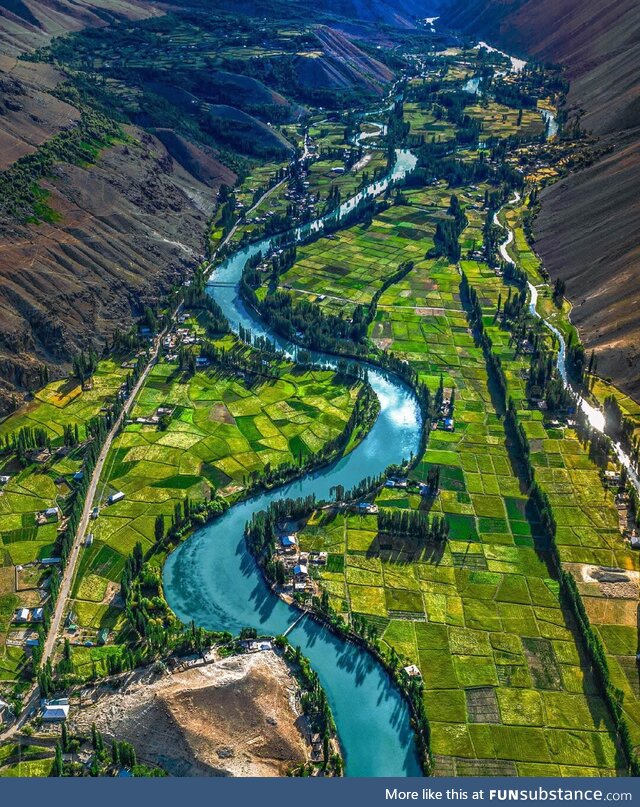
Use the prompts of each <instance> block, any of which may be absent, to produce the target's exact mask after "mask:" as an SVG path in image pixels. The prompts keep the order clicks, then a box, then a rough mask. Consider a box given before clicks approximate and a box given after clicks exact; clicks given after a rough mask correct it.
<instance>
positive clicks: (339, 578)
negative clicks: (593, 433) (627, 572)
mask: <svg viewBox="0 0 640 807" xmlns="http://www.w3.org/2000/svg"><path fill="white" fill-rule="evenodd" d="M406 106H408V107H409V108H408V110H407V109H406V110H405V114H407V115H408V119H409V120H412V132H413V131H414V125H416V126H417V125H418V120H419V116H420V115H422V116H423V118H422V120H423V121H424V122H425V125H428V112H425V111H424V110H420V109H419V107H420V105H419V104H415V105H412V106H410V105H406ZM467 111H469V112H470V114H478V115H482V118H483V123H484V126H483V131H484V132H485V133H487V134H494V135H496V136H505V135H507V134H510V133H513V132H512V131H511V128H512V127H513V126H514V125H515V117H516V116H517V112H516V111H514V110H509V111H508V112H505V111H504V110H502V109H498V108H496V106H495V105H492V104H489V107H488V108H484V107H482V106H478V107H477V110H476V109H475V108H470V109H468V110H467ZM534 118H535V120H534ZM538 123H539V114H538V113H535V112H532V113H530V114H529V113H525V115H523V126H526V127H528V128H529V129H530V131H529V133H530V134H531V133H536V134H537V133H539V132H540V131H541V129H542V127H541V124H540V126H539V128H538ZM465 158H466V156H465ZM485 188H486V186H484V185H483V184H479V185H476V186H474V187H473V188H456V189H455V193H456V194H457V195H458V198H459V200H460V201H461V203H462V204H463V205H464V206H465V207H466V214H467V218H468V226H467V228H466V230H465V231H464V233H463V234H462V237H461V245H462V248H463V256H464V255H466V251H467V250H469V251H471V250H473V249H477V248H478V246H479V245H480V244H481V243H482V226H483V222H484V216H485V212H484V210H483V209H482V208H483V205H482V198H483V195H484V191H485ZM451 193H452V190H451V189H449V188H447V187H446V186H443V185H442V184H440V185H433V186H430V187H427V188H422V189H417V190H412V189H409V190H407V191H405V192H404V196H405V198H406V200H407V201H408V202H409V203H410V206H408V205H398V206H393V207H391V208H389V209H388V210H385V211H383V212H379V213H378V214H377V215H376V216H375V217H374V220H373V222H372V223H371V225H369V226H355V227H352V228H350V229H349V230H347V231H345V232H341V233H338V234H336V235H335V236H334V237H333V238H331V239H327V238H324V239H320V240H319V241H317V242H316V243H314V244H312V245H310V246H307V247H305V248H304V249H302V250H300V251H299V255H298V262H297V263H296V265H295V266H294V267H293V268H292V269H291V270H290V271H289V272H288V273H287V274H286V275H284V276H283V277H282V278H281V284H282V285H285V284H286V285H287V286H291V287H292V289H293V290H294V293H295V290H298V291H299V292H310V293H313V294H316V295H319V294H325V295H333V296H335V297H337V298H339V301H336V302H332V300H331V299H330V298H328V299H326V300H324V301H321V304H322V305H323V306H324V307H325V308H327V309H328V310H331V309H332V308H333V309H334V311H335V310H337V309H339V308H340V307H341V306H342V304H343V303H342V301H344V300H348V301H350V302H351V303H352V304H354V305H355V304H358V303H360V304H365V305H366V304H367V303H368V302H369V301H370V300H371V298H372V296H373V294H374V293H375V291H376V290H377V289H379V288H380V285H381V283H382V282H383V281H384V278H385V276H386V275H388V274H389V273H390V271H391V269H392V268H393V267H396V266H398V265H399V264H400V263H401V262H403V261H405V260H409V259H413V260H415V266H414V268H413V270H412V271H411V272H410V273H409V275H408V276H407V277H405V278H404V279H403V280H401V281H400V282H398V283H396V284H394V285H393V286H391V287H390V288H389V289H388V290H387V291H385V292H384V294H383V295H382V297H381V298H380V301H379V304H378V311H377V315H376V318H375V320H374V322H373V324H372V326H371V330H370V336H371V338H372V340H373V342H374V343H375V344H376V345H378V346H379V347H381V348H383V349H385V350H388V351H393V352H394V353H395V354H396V355H398V356H401V357H404V358H406V359H407V360H408V361H410V362H411V364H412V365H413V366H414V367H415V368H416V369H417V370H418V372H419V376H420V379H421V380H422V381H424V382H426V383H427V384H428V385H429V387H430V388H431V390H432V392H434V391H435V390H436V388H437V385H438V383H439V380H440V377H441V376H442V378H443V382H444V386H445V391H446V390H448V389H451V388H455V396H456V404H455V431H454V432H443V431H440V430H436V431H434V432H432V434H431V436H430V440H429V446H428V449H427V451H426V453H425V455H424V457H423V458H422V460H421V461H420V462H419V463H418V465H417V466H416V468H415V470H414V472H413V476H414V477H415V478H416V479H420V480H422V479H425V478H426V474H427V471H428V469H429V467H430V466H431V465H439V466H440V468H441V491H440V494H439V496H438V498H437V499H436V500H435V501H434V502H424V501H423V500H422V499H421V497H420V496H419V495H418V494H417V493H411V492H409V493H408V494H407V491H405V490H389V489H384V490H383V491H382V493H380V494H379V496H378V498H377V500H376V503H377V504H378V506H379V507H380V508H383V507H385V508H391V507H398V508H412V509H425V507H427V509H428V510H429V511H430V512H431V513H433V514H436V515H445V516H446V517H447V520H448V522H449V524H450V530H451V533H450V539H449V541H448V543H447V545H446V547H445V548H444V550H441V551H438V550H437V549H436V548H435V547H429V546H427V547H425V546H420V545H418V544H417V543H416V542H415V540H413V539H409V538H406V537H402V536H398V535H391V536H390V535H382V534H379V533H378V531H377V522H376V518H375V517H373V516H366V517H360V516H348V517H344V516H327V515H326V514H325V515H324V516H319V515H316V516H314V518H313V519H312V520H311V522H310V523H309V525H308V526H307V528H306V529H305V530H304V531H303V533H302V536H301V547H302V548H303V549H308V550H320V549H321V550H324V551H327V552H328V553H329V557H328V563H327V565H326V567H323V569H322V571H321V573H320V574H321V582H322V585H323V586H324V587H326V590H327V592H328V593H329V596H330V602H331V604H332V606H333V608H334V609H335V610H336V611H337V612H338V613H342V614H346V615H350V614H358V615H361V616H364V617H365V618H366V619H367V620H368V621H369V622H370V623H371V624H374V625H375V626H376V627H377V629H378V631H379V634H380V635H381V636H382V641H383V644H385V645H387V646H388V647H390V648H393V649H394V650H395V651H396V652H397V653H398V654H399V656H400V657H401V659H402V662H403V663H404V664H416V665H418V667H419V669H420V671H421V675H422V679H423V681H424V685H425V695H424V699H425V706H426V709H427V713H428V715H429V718H430V721H431V729H432V750H433V753H434V755H435V757H436V771H437V772H438V771H440V772H442V773H457V774H458V775H471V774H474V773H475V774H489V773H490V774H503V775H516V774H518V775H534V774H543V773H544V774H547V775H598V774H601V775H615V774H616V772H619V771H620V769H621V768H622V767H623V761H622V757H621V755H620V751H619V749H618V747H617V745H616V742H615V738H614V735H613V730H612V723H611V719H610V717H609V715H608V713H607V708H606V706H605V704H604V702H603V700H602V698H601V697H600V695H599V694H598V689H597V685H596V683H595V681H594V679H593V675H592V673H591V671H590V669H589V665H588V662H587V660H586V657H585V655H584V653H583V650H582V647H581V644H580V642H579V641H578V640H577V633H576V627H575V624H574V623H573V617H572V616H571V614H570V613H569V612H568V611H567V610H565V608H564V607H563V606H562V604H561V602H560V597H559V584H558V582H557V581H556V580H555V579H554V577H553V575H552V574H551V572H550V570H549V569H550V567H549V565H548V561H549V558H548V557H547V553H548V546H547V545H546V543H545V539H544V538H543V536H542V531H541V528H540V525H539V524H538V523H537V522H536V520H535V517H534V516H533V514H532V512H531V509H530V507H529V506H528V503H527V502H528V497H527V491H526V488H525V487H524V484H523V478H522V475H521V474H520V472H519V469H518V465H517V462H516V460H515V458H514V456H513V454H512V452H511V450H510V445H509V442H508V440H507V437H506V434H505V430H504V424H503V413H502V412H501V411H500V409H496V403H495V400H496V399H495V397H494V396H493V395H492V391H491V389H490V385H489V380H488V376H487V368H486V363H485V358H484V356H483V354H482V351H481V349H480V348H479V347H477V346H476V344H475V343H474V340H473V337H472V335H471V333H470V330H469V323H468V320H467V317H466V314H465V313H464V311H463V309H462V305H461V303H460V297H459V283H460V275H459V272H458V270H457V268H456V267H455V266H452V265H450V264H449V263H448V262H447V261H446V260H444V259H440V260H437V261H434V260H425V259H424V255H425V254H426V252H428V250H429V248H430V247H431V245H432V243H433V241H432V237H433V232H434V230H435V226H436V224H437V222H438V220H439V219H440V218H442V217H444V216H446V208H447V207H448V205H449V200H450V196H451ZM508 215H509V214H508ZM513 249H514V255H516V254H517V257H520V256H521V255H522V256H523V263H524V265H525V269H526V270H527V271H530V272H531V273H532V277H536V271H537V265H536V264H535V262H534V261H535V256H534V255H533V253H532V252H531V250H530V249H529V248H528V246H527V245H526V241H525V240H524V233H523V231H522V229H521V228H520V229H517V230H516V242H515V244H514V248H513ZM527 261H528V262H527ZM461 268H462V269H463V270H464V272H465V274H466V275H467V277H468V278H469V281H470V283H471V284H472V286H473V287H474V288H475V289H476V291H477V292H478V295H479V300H480V303H481V306H482V308H483V310H484V312H485V313H486V316H485V327H487V328H488V330H489V332H490V335H491V338H492V340H493V344H494V349H495V351H496V353H497V354H498V355H499V356H500V358H501V359H502V362H503V367H504V369H505V373H506V375H507V379H508V382H509V385H510V388H509V394H510V395H512V396H513V397H514V399H515V400H516V402H517V403H518V405H519V409H520V411H519V415H520V416H521V418H522V420H523V422H524V425H525V431H526V434H527V436H528V437H529V440H530V446H531V453H532V458H533V462H534V465H535V466H536V478H537V479H538V481H539V483H540V485H541V486H542V487H543V488H544V490H546V491H547V493H548V494H549V496H550V499H551V503H552V505H553V508H554V514H555V516H556V519H557V521H558V524H559V534H558V544H559V548H560V553H561V558H562V561H563V562H564V563H567V564H587V563H591V564H593V563H596V564H600V565H603V566H613V565H615V566H622V567H623V568H628V569H635V568H637V562H636V561H635V559H634V557H633V556H631V555H630V553H629V551H628V549H627V548H626V547H625V545H624V543H623V541H622V537H621V535H620V531H619V529H618V520H617V513H616V510H615V507H614V503H613V497H612V494H611V493H606V492H605V490H604V488H603V487H602V483H601V481H600V474H599V471H598V469H597V468H596V466H595V465H594V464H593V463H592V462H591V460H590V459H589V456H588V453H587V451H586V449H585V448H584V447H583V446H582V445H581V443H580V442H579V441H578V439H577V437H576V435H575V433H574V432H572V431H571V430H569V429H561V430H560V429H558V428H556V427H553V426H552V425H550V424H549V423H547V422H546V421H545V418H544V415H543V412H542V411H540V410H538V409H530V408H529V407H528V405H526V399H525V395H524V382H523V381H522V371H523V369H524V368H525V367H528V357H527V356H522V355H519V354H517V353H516V350H515V346H514V345H513V343H512V342H511V341H510V335H509V333H508V332H506V331H503V330H501V329H500V327H499V324H498V323H497V322H495V320H494V314H495V311H496V306H497V303H498V298H499V296H501V298H502V300H505V299H506V297H507V294H508V292H509V288H508V286H507V284H506V283H505V282H504V280H503V279H502V278H501V277H500V276H498V275H497V274H496V272H494V271H493V270H492V269H490V268H489V267H488V266H487V265H486V264H484V263H482V262H478V261H477V260H468V259H466V257H464V259H463V260H462V261H461ZM537 282H539V276H538V278H537ZM570 568H573V569H575V570H576V573H577V574H579V571H578V570H577V568H576V567H573V566H570ZM582 588H583V592H582V593H583V595H584V597H585V603H586V605H587V609H588V611H589V615H590V617H591V619H592V621H593V622H594V624H595V625H597V626H598V627H597V629H598V631H599V632H600V633H601V635H602V637H603V641H604V643H605V647H606V649H607V651H608V652H609V654H610V655H609V659H608V660H609V665H610V667H611V669H612V675H613V676H614V679H615V684H616V686H619V687H620V688H621V689H622V690H623V691H624V692H625V709H626V711H627V714H628V717H629V718H630V724H634V726H635V727H633V726H632V730H633V732H634V737H635V736H636V735H635V732H636V731H637V725H636V724H637V712H636V706H635V703H636V702H637V675H634V673H633V670H634V669H635V668H634V667H633V665H632V663H631V662H632V660H633V655H632V654H633V653H635V646H636V641H637V639H636V626H635V623H633V624H632V621H633V614H635V604H634V603H633V601H631V600H623V601H621V602H617V603H609V602H607V601H606V600H605V599H604V598H603V597H602V596H599V595H598V591H596V590H595V588H597V587H595V588H594V586H593V585H592V584H589V583H585V584H584V585H583V586H582ZM625 609H627V610H626V611H625ZM632 612H633V614H632ZM616 623H617V624H616ZM625 626H627V627H625ZM638 736H639V737H640V735H638ZM636 742H637V740H636Z"/></svg>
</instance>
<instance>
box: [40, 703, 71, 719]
mask: <svg viewBox="0 0 640 807" xmlns="http://www.w3.org/2000/svg"><path fill="white" fill-rule="evenodd" d="M41 706H42V712H41V717H42V719H43V720H44V721H46V722H48V723H60V722H63V721H64V720H66V719H67V718H68V717H69V699H68V698H58V699H57V700H45V701H43V702H42V704H41Z"/></svg>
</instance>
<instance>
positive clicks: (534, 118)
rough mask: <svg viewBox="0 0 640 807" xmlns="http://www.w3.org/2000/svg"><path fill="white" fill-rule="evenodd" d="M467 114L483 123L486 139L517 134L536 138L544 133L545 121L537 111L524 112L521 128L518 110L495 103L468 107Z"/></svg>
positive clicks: (526, 110) (527, 110) (483, 132)
mask: <svg viewBox="0 0 640 807" xmlns="http://www.w3.org/2000/svg"><path fill="white" fill-rule="evenodd" d="M465 112H466V113H467V114H468V115H469V116H470V117H472V118H475V119H476V120H480V121H482V134H483V136H484V137H500V138H505V137H509V136H511V135H515V134H517V135H521V136H524V137H534V136H536V135H541V134H543V133H544V121H543V120H542V115H541V113H540V111H539V110H537V109H525V110H523V113H522V122H521V124H520V126H518V114H519V112H518V110H517V109H513V108H511V107H508V106H504V104H498V103H496V102H495V101H490V102H489V103H488V105H487V106H486V107H484V106H479V105H474V106H468V107H466V109H465Z"/></svg>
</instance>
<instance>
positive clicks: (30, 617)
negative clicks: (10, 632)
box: [13, 608, 44, 625]
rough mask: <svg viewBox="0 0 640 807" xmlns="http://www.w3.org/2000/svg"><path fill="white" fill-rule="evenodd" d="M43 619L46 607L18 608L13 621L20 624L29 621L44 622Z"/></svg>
mask: <svg viewBox="0 0 640 807" xmlns="http://www.w3.org/2000/svg"><path fill="white" fill-rule="evenodd" d="M43 620H44V608H18V609H17V611H16V612H15V614H14V617H13V621H14V622H15V623H16V624H18V625H25V624H27V623H29V622H42V621H43Z"/></svg>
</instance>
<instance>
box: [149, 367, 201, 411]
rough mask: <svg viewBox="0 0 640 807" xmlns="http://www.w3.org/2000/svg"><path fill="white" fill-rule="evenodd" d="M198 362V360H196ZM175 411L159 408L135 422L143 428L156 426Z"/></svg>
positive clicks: (172, 407) (168, 407)
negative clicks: (152, 413)
mask: <svg viewBox="0 0 640 807" xmlns="http://www.w3.org/2000/svg"><path fill="white" fill-rule="evenodd" d="M198 361H199V359H198ZM174 411H175V406H159V407H158V408H157V409H156V412H155V414H154V415H149V417H139V418H136V420H135V422H136V423H140V424H142V425H143V426H157V425H158V424H159V423H160V421H161V420H162V418H164V417H171V415H173V413H174Z"/></svg>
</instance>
